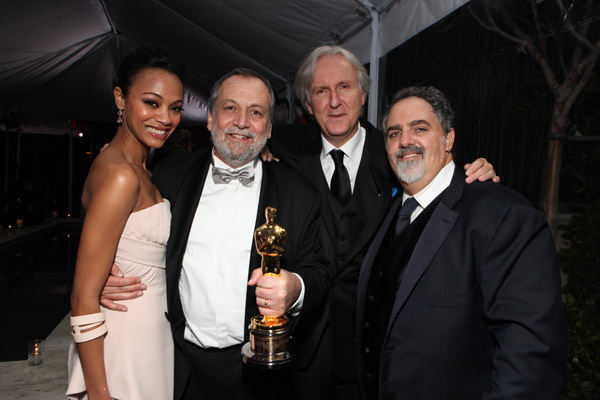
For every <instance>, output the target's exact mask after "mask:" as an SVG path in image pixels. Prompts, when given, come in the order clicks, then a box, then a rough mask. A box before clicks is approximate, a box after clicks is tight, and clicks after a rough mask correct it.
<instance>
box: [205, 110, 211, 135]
mask: <svg viewBox="0 0 600 400" xmlns="http://www.w3.org/2000/svg"><path fill="white" fill-rule="evenodd" d="M206 129H208V131H209V132H212V114H211V112H210V111H209V112H208V118H207V119H206Z"/></svg>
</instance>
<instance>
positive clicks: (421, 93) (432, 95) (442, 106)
mask: <svg viewBox="0 0 600 400" xmlns="http://www.w3.org/2000/svg"><path fill="white" fill-rule="evenodd" d="M408 97H418V98H420V99H423V100H425V101H426V102H428V103H429V104H430V105H431V108H432V109H433V112H434V114H435V115H436V117H437V119H438V120H439V121H440V125H442V130H443V132H444V137H445V136H446V135H448V132H450V129H452V127H453V126H454V111H452V106H451V105H450V102H449V101H448V99H447V98H446V96H444V94H443V93H442V92H441V91H440V90H438V89H436V88H434V87H432V86H411V87H407V88H404V89H400V90H398V91H397V92H396V93H395V94H394V96H393V97H392V102H391V105H390V106H389V107H388V109H387V111H386V112H385V114H384V116H383V131H384V136H385V137H386V138H387V134H386V133H385V132H386V131H387V122H388V118H389V116H390V111H391V110H392V108H393V107H394V105H395V104H396V103H398V102H399V101H400V100H404V99H406V98H408ZM386 142H387V139H386Z"/></svg>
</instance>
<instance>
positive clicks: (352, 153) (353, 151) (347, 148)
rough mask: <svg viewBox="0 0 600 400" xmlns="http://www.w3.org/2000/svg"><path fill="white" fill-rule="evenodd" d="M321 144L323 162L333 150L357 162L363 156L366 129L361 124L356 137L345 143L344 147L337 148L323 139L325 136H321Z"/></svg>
mask: <svg viewBox="0 0 600 400" xmlns="http://www.w3.org/2000/svg"><path fill="white" fill-rule="evenodd" d="M321 143H322V146H321V161H323V160H324V159H325V157H327V155H329V152H330V151H331V150H333V149H340V150H342V151H343V152H344V154H346V156H347V157H349V158H350V159H351V160H352V161H356V160H358V159H359V158H360V156H361V155H362V150H363V146H364V143H365V128H363V127H362V126H361V125H360V122H359V123H358V130H357V131H356V134H354V136H352V138H350V140H348V141H347V142H346V143H344V144H343V145H342V147H335V146H334V145H332V144H331V143H329V142H328V141H327V139H325V138H324V137H323V135H321Z"/></svg>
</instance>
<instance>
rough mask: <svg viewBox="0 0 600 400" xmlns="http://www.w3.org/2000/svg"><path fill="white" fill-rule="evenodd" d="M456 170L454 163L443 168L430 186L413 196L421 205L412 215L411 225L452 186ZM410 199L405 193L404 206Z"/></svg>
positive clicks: (403, 197) (451, 162)
mask: <svg viewBox="0 0 600 400" xmlns="http://www.w3.org/2000/svg"><path fill="white" fill-rule="evenodd" d="M454 168H455V165H454V161H450V163H449V164H448V165H446V166H445V167H444V168H442V169H441V170H440V172H438V174H437V175H436V176H435V178H433V180H432V181H431V182H429V185H427V186H425V187H424V188H423V189H421V191H420V192H419V193H417V194H415V195H414V196H413V197H414V198H415V200H417V203H419V205H418V206H417V208H416V209H415V211H413V213H412V214H411V215H410V222H411V223H412V222H413V221H414V220H415V219H416V218H417V217H418V216H419V214H421V212H422V211H423V210H424V209H425V208H427V206H428V205H429V204H431V202H432V201H433V200H435V198H436V197H438V195H439V194H440V193H442V192H443V191H444V190H445V189H446V188H447V187H448V186H450V183H451V182H452V175H454ZM409 197H411V196H409V195H408V194H406V192H405V193H404V194H403V195H402V204H404V202H405V201H406V199H408V198H409Z"/></svg>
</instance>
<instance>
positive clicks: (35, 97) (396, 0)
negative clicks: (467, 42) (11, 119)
mask: <svg viewBox="0 0 600 400" xmlns="http://www.w3.org/2000/svg"><path fill="white" fill-rule="evenodd" d="M466 1H467V0H336V1H331V0H210V1H191V0H52V1H47V0H4V1H3V2H2V4H1V5H0V92H1V93H2V96H1V99H2V101H1V104H0V118H6V115H8V114H11V115H13V116H14V115H19V116H27V118H28V119H29V122H30V123H35V122H32V120H35V118H41V117H53V118H64V119H65V120H69V119H78V120H86V121H93V122H112V121H113V120H114V119H115V107H114V105H113V100H112V87H111V81H112V77H113V76H114V73H115V70H116V68H117V66H118V64H119V61H120V59H121V57H123V55H125V54H127V53H128V52H129V51H131V50H132V49H133V48H135V47H136V46H137V45H140V44H145V43H158V44H161V45H164V46H165V47H167V48H169V49H170V50H171V51H173V53H175V54H176V55H177V56H178V57H179V58H180V59H181V61H182V62H183V63H184V64H185V66H186V68H187V74H186V82H185V89H186V98H185V100H186V103H187V104H186V105H185V109H186V111H185V113H184V122H186V123H188V124H191V125H200V124H203V123H204V122H205V120H206V100H205V99H206V97H207V94H208V92H209V90H210V87H211V85H212V83H213V82H214V81H215V80H216V79H218V77H220V76H221V75H223V74H224V73H225V72H227V71H229V70H231V69H232V68H235V67H238V66H244V67H249V68H253V69H255V70H257V71H259V72H261V73H263V74H265V75H266V76H267V77H268V78H269V79H270V80H271V82H272V83H273V86H274V87H275V90H276V92H277V94H278V97H279V98H281V99H287V100H288V101H289V100H293V87H292V85H293V79H294V75H295V72H296V69H297V68H298V65H299V63H300V61H301V60H302V59H303V57H304V56H305V55H306V54H307V53H308V52H309V51H310V50H311V49H313V48H314V47H316V46H318V45H320V44H340V45H343V46H345V47H347V48H348V49H350V50H351V51H353V52H354V53H355V54H357V55H358V56H359V58H360V59H361V60H362V61H363V62H365V63H369V62H371V64H373V65H374V66H375V67H376V66H377V63H376V62H375V61H376V60H378V58H379V57H380V56H382V55H384V54H386V53H387V52H388V51H390V50H391V49H393V48H395V47H396V46H398V45H399V44H401V43H403V42H404V41H406V40H407V39H409V38H410V37H412V36H413V35H415V34H416V33H418V32H419V31H421V30H423V29H425V28H426V27H428V26H429V25H431V24H432V23H434V22H436V21H438V20H439V19H441V18H443V17H444V16H446V15H447V14H449V13H450V12H452V11H453V10H454V9H456V8H458V7H460V6H461V5H462V4H464V3H466ZM373 26H375V27H376V30H377V32H378V33H377V34H376V35H375V36H374V35H373V34H372V27H373ZM372 49H373V50H372ZM371 75H372V78H373V79H377V76H376V71H373V70H372V72H371ZM376 86H377V85H374V87H376ZM373 95H374V96H373V97H377V96H376V93H373ZM288 104H289V103H288ZM370 115H371V114H370ZM0 122H1V121H0Z"/></svg>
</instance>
